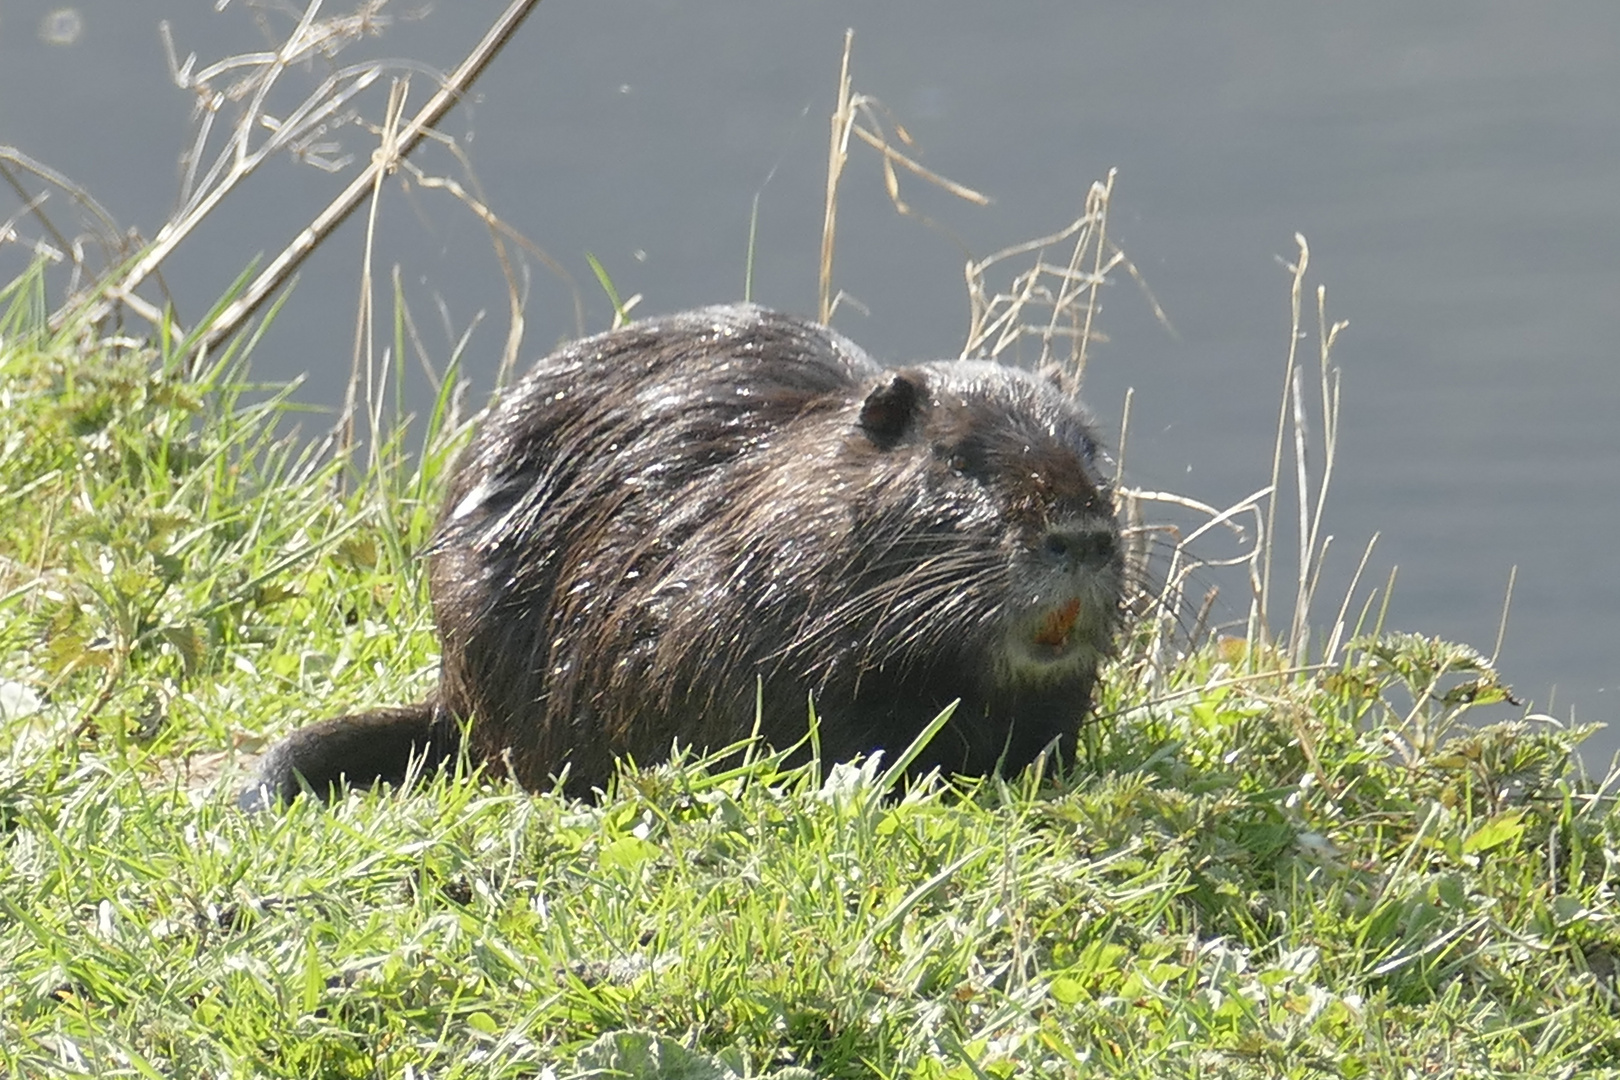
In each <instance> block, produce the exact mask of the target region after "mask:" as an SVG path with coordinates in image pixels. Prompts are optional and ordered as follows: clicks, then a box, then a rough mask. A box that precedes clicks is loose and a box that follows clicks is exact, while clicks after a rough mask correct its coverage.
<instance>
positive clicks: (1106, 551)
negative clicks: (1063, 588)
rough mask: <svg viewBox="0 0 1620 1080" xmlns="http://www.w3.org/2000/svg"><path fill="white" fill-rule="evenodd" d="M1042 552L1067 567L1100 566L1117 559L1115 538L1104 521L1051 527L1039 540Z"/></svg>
mask: <svg viewBox="0 0 1620 1080" xmlns="http://www.w3.org/2000/svg"><path fill="white" fill-rule="evenodd" d="M1042 547H1043V548H1044V550H1045V551H1046V554H1047V555H1049V556H1051V557H1052V558H1054V559H1058V560H1061V561H1062V562H1063V563H1065V564H1066V565H1067V566H1068V567H1069V568H1070V569H1071V570H1078V569H1081V568H1084V567H1103V566H1107V565H1108V564H1109V563H1112V562H1113V561H1114V560H1115V559H1117V558H1118V554H1119V539H1118V537H1116V536H1115V535H1114V530H1113V529H1112V528H1110V527H1109V526H1108V525H1107V523H1105V522H1089V523H1076V524H1068V525H1063V526H1053V527H1051V528H1049V529H1047V530H1046V539H1045V540H1044V541H1043V542H1042Z"/></svg>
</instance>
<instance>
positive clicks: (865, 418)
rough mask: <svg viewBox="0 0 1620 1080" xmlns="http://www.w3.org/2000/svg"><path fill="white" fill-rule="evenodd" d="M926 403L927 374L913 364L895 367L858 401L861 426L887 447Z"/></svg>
mask: <svg viewBox="0 0 1620 1080" xmlns="http://www.w3.org/2000/svg"><path fill="white" fill-rule="evenodd" d="M927 404H928V379H927V377H926V376H924V375H923V373H922V372H920V371H918V370H916V369H915V368H907V369H906V370H904V371H897V372H895V373H894V378H892V379H890V380H889V381H888V382H886V383H884V384H883V385H882V386H879V387H878V388H877V389H876V390H873V391H872V392H871V393H870V394H868V395H867V396H866V400H865V401H864V402H863V403H862V404H861V430H862V431H864V432H866V434H867V436H868V437H870V438H871V440H872V441H873V442H875V443H877V444H878V445H879V446H881V447H883V448H884V449H888V448H889V447H891V446H893V445H894V444H895V443H897V442H899V441H900V440H901V439H902V438H904V437H905V434H906V432H908V431H910V430H911V426H912V424H913V423H915V422H916V419H917V417H918V416H919V415H920V414H921V413H922V410H923V406H925V405H927Z"/></svg>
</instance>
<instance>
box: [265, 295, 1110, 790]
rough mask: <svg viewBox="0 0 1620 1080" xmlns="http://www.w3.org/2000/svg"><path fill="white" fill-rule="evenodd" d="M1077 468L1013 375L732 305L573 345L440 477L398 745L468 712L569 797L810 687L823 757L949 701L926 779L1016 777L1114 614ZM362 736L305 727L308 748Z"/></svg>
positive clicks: (1103, 496)
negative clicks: (424, 721) (901, 362)
mask: <svg viewBox="0 0 1620 1080" xmlns="http://www.w3.org/2000/svg"><path fill="white" fill-rule="evenodd" d="M1094 452H1095V444H1094V440H1093V436H1092V433H1091V430H1090V427H1089V424H1088V421H1087V419H1086V417H1085V415H1084V413H1083V412H1082V410H1081V409H1080V408H1079V406H1078V405H1077V404H1076V403H1074V402H1073V401H1071V400H1069V399H1066V398H1065V397H1063V396H1062V395H1061V394H1059V393H1058V392H1057V391H1056V390H1055V389H1053V388H1052V387H1050V386H1048V385H1047V384H1045V383H1044V382H1041V381H1039V380H1037V379H1035V378H1033V377H1032V376H1029V375H1027V374H1025V373H1023V372H1019V371H1014V370H1011V369H1008V368H1004V367H1000V366H997V365H993V364H986V363H975V362H948V363H938V364H924V365H919V366H917V367H912V368H906V369H904V370H900V371H891V372H886V371H884V370H883V369H882V368H880V367H879V366H878V365H877V364H875V363H874V362H873V361H872V360H870V359H869V358H868V357H867V356H866V355H865V354H864V353H863V352H862V351H861V350H860V349H859V348H857V347H856V346H855V345H853V344H852V343H850V342H849V341H847V340H846V339H844V338H843V337H841V336H840V335H838V334H836V333H833V332H832V331H830V330H827V329H826V328H824V327H820V326H817V325H815V324H812V323H809V322H806V321H803V320H800V319H796V318H792V317H789V316H784V315H778V314H775V313H772V312H768V311H764V310H762V309H759V308H756V307H752V306H746V305H744V306H728V307H718V308H708V309H703V310H700V311H695V312H689V313H685V314H681V315H676V316H672V317H669V318H665V319H659V320H652V321H649V322H644V323H638V324H635V325H632V326H630V327H627V328H625V329H623V330H619V331H614V332H611V333H608V334H603V335H599V336H597V337H593V338H589V339H586V340H584V341H580V342H577V343H575V344H572V345H569V346H566V347H564V348H563V349H561V350H559V351H558V352H556V353H554V354H552V355H551V356H549V357H547V358H546V359H544V360H542V361H540V363H539V364H537V365H536V367H535V368H534V370H533V371H531V372H530V373H529V374H528V375H527V376H526V377H525V378H524V379H523V380H521V381H520V382H519V383H517V384H516V385H514V386H513V387H511V388H510V389H509V390H508V391H507V392H506V393H505V394H504V395H503V396H502V398H501V399H500V401H498V402H497V403H496V405H495V406H494V407H493V408H492V409H491V410H490V412H489V415H488V416H487V417H486V418H485V420H484V421H483V423H482V425H481V427H480V430H479V431H478V433H477V435H476V436H475V438H474V440H473V442H472V443H471V445H470V446H469V447H468V448H467V450H466V451H465V453H464V454H463V456H462V458H461V460H460V462H459V463H458V465H457V467H456V470H455V474H454V477H453V479H452V481H451V485H450V491H449V493H448V496H447V498H446V501H445V510H444V513H443V516H442V517H441V520H440V523H439V529H438V533H437V535H436V537H435V539H434V541H433V544H432V547H431V552H430V558H431V589H432V595H433V603H434V614H435V617H436V619H437V621H438V626H439V633H440V638H441V642H442V646H443V648H442V656H443V660H442V674H441V682H440V687H439V690H438V693H437V697H436V699H435V702H434V703H432V704H431V705H430V706H424V707H418V708H419V709H421V708H427V709H428V713H421V712H417V713H414V714H411V719H410V720H409V721H400V722H398V723H396V725H395V727H397V728H398V729H399V730H401V731H408V730H409V729H410V725H411V724H412V723H415V722H418V721H420V719H421V717H422V716H424V715H429V716H431V718H432V724H433V725H434V726H433V728H432V731H433V734H432V736H431V739H432V740H433V748H434V749H435V751H436V752H437V751H438V750H439V749H440V748H442V746H443V745H444V744H445V738H444V734H443V733H444V732H445V731H447V730H451V729H452V728H453V726H454V724H455V722H456V721H457V720H465V719H467V718H469V717H470V718H472V726H471V735H470V738H471V750H472V754H473V757H474V758H475V759H478V760H482V761H484V762H487V763H488V764H489V765H490V766H491V767H492V768H493V769H495V770H497V771H499V770H500V769H502V768H507V767H509V768H510V770H511V772H512V774H513V775H514V777H515V778H516V779H517V780H518V781H519V782H521V783H522V784H524V785H525V786H527V787H531V788H537V787H543V786H545V785H546V784H547V783H548V782H549V779H550V777H552V776H553V775H555V774H557V773H558V772H559V771H560V770H562V769H563V767H564V766H567V768H568V769H569V778H570V779H569V784H568V786H569V789H570V790H572V791H575V792H579V793H583V792H587V791H589V789H590V788H591V787H592V786H597V785H601V784H602V783H604V782H605V780H606V779H607V777H608V776H609V775H611V770H612V761H613V758H614V757H615V756H622V755H627V754H628V755H631V756H633V757H634V758H635V759H636V760H637V761H640V762H643V763H648V762H651V761H656V760H660V759H662V758H663V757H664V756H666V755H667V754H668V752H669V750H670V747H671V745H672V743H674V742H675V741H677V740H678V741H679V742H680V743H682V744H684V745H689V746H696V747H700V748H701V747H711V748H713V747H719V746H723V745H726V744H729V743H731V742H734V741H736V740H737V739H739V738H741V737H743V736H746V735H747V734H748V732H749V731H750V730H751V728H752V727H753V725H754V720H755V711H756V710H755V702H756V693H762V694H763V698H762V701H763V712H762V715H761V716H760V721H761V723H760V730H761V732H762V734H763V735H764V737H765V738H766V739H767V741H770V742H772V743H774V744H775V745H777V746H779V747H781V746H787V745H790V744H792V743H794V742H797V741H798V740H799V739H801V738H802V737H803V735H804V732H805V728H806V718H807V700H808V697H809V695H811V694H814V696H815V700H816V703H817V712H818V715H819V718H820V727H819V735H820V744H821V748H822V753H823V756H824V757H825V758H827V759H828V760H838V759H844V758H848V757H851V756H853V755H855V754H858V753H863V752H871V751H873V750H878V749H886V750H888V751H889V752H890V753H894V752H898V751H899V750H901V749H903V748H904V747H905V746H906V745H907V744H908V743H909V742H910V741H911V739H912V738H913V737H914V736H915V734H916V733H917V732H918V731H919V730H921V728H922V727H923V726H924V725H925V724H926V723H927V722H928V721H929V720H931V719H932V718H933V717H934V716H935V715H936V714H937V713H938V712H939V711H940V710H941V709H942V708H944V707H945V706H946V705H947V704H949V703H950V702H952V701H953V700H957V699H960V700H961V705H960V707H959V708H958V710H957V712H956V714H955V716H954V717H953V719H952V721H951V723H950V724H949V725H947V727H946V728H945V729H944V730H943V731H942V732H941V733H940V734H939V736H937V737H936V738H935V740H934V742H933V744H932V745H931V747H930V748H929V750H928V752H927V753H926V754H925V755H924V758H923V759H922V761H921V762H920V766H919V767H929V766H939V767H941V768H943V769H945V770H947V771H964V772H972V773H984V772H988V771H990V770H991V769H993V768H995V767H996V766H997V764H998V762H999V763H1001V764H1003V766H1004V767H1007V768H1019V767H1022V765H1024V764H1025V763H1027V762H1028V761H1029V760H1031V759H1032V758H1033V757H1034V755H1035V754H1036V753H1038V752H1039V751H1040V750H1041V749H1042V748H1043V747H1045V746H1046V745H1048V744H1049V743H1051V742H1052V741H1053V740H1057V741H1059V743H1060V744H1061V743H1066V742H1067V741H1068V740H1071V739H1072V737H1073V734H1074V732H1075V730H1076V729H1077V727H1078V725H1079V723H1080V722H1081V720H1082V719H1083V716H1084V714H1085V711H1086V709H1087V708H1088V706H1089V703H1090V698H1091V693H1092V687H1093V682H1094V679H1095V675H1096V669H1097V665H1098V663H1099V662H1100V659H1101V657H1102V656H1103V654H1104V653H1105V652H1106V650H1107V648H1108V643H1109V637H1110V634H1111V631H1112V629H1113V626H1114V622H1115V618H1116V612H1117V607H1118V599H1119V593H1120V588H1121V578H1122V572H1121V568H1120V560H1119V550H1118V544H1117V536H1116V533H1115V528H1114V524H1113V521H1112V517H1111V506H1110V501H1109V497H1108V492H1107V490H1106V487H1105V483H1104V479H1103V478H1102V477H1101V476H1100V475H1099V473H1098V470H1097V466H1096V462H1095V461H1094ZM387 715H393V716H398V715H400V714H397V713H396V714H387ZM363 722H365V718H360V719H355V718H344V719H340V720H338V721H328V722H327V724H326V725H317V727H316V728H315V729H313V734H311V735H309V736H305V737H304V739H303V746H304V748H305V749H304V753H303V756H304V757H305V758H306V759H308V760H310V761H311V762H312V764H315V763H317V762H316V759H317V758H318V757H319V754H318V753H316V752H315V748H317V747H318V746H319V744H320V742H321V740H322V739H323V738H324V736H323V735H322V734H321V733H320V732H321V729H322V728H325V727H333V735H332V739H333V746H334V753H333V755H332V756H334V757H338V756H341V754H340V753H338V750H337V747H338V744H339V738H338V732H339V729H341V728H342V727H343V725H348V726H349V727H351V728H352V727H355V726H363ZM383 726H384V727H386V726H387V725H386V724H385V725H383ZM345 737H347V736H345ZM412 738H414V739H416V740H417V742H420V741H421V736H412ZM412 745H415V743H410V742H407V745H406V747H405V750H406V752H408V751H409V749H410V747H411V746H412ZM318 764H320V766H321V769H322V772H323V775H324V774H325V773H327V772H330V770H329V769H326V764H327V763H326V762H318ZM345 771H346V772H347V775H348V776H349V777H350V778H351V779H364V778H366V777H367V776H369V775H371V774H372V772H373V769H372V763H371V762H369V761H368V762H365V763H359V762H357V767H356V768H354V769H348V770H345ZM374 771H375V772H376V773H377V774H379V775H380V774H382V773H383V772H384V770H381V769H377V770H374ZM286 772H287V770H286V768H285V767H283V768H282V772H281V773H280V774H278V775H276V776H269V777H266V776H263V775H261V778H260V783H264V784H269V785H272V786H271V790H273V791H284V790H286V788H285V784H284V783H283V781H284V780H285V779H286Z"/></svg>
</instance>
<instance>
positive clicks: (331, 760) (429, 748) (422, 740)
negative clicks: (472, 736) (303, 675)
mask: <svg viewBox="0 0 1620 1080" xmlns="http://www.w3.org/2000/svg"><path fill="white" fill-rule="evenodd" d="M460 748H461V725H460V724H458V723H457V722H456V720H455V718H454V717H452V716H450V715H449V714H448V713H446V712H445V711H444V710H443V709H440V708H439V707H438V705H437V703H435V702H433V701H424V702H423V703H422V704H420V705H404V706H400V707H398V708H389V709H373V710H372V711H371V712H365V713H355V714H354V715H352V716H339V717H337V718H336V719H334V720H323V721H321V722H320V723H319V724H311V725H309V726H308V727H304V728H299V729H298V730H297V731H295V732H293V733H292V734H291V735H289V736H287V737H286V738H285V739H282V740H281V741H280V742H278V743H276V744H275V745H274V746H272V747H271V748H270V750H269V752H267V753H266V754H265V755H264V757H263V758H261V759H260V760H259V768H258V771H257V772H256V773H255V774H254V776H253V779H252V780H251V781H249V783H248V785H247V787H245V788H243V789H242V794H241V795H240V796H238V797H237V800H236V804H237V805H238V806H240V807H241V808H242V809H244V810H250V811H251V810H268V809H270V808H271V807H273V806H276V805H279V804H280V803H284V802H286V801H287V800H288V799H291V798H292V797H293V796H294V795H297V794H298V793H299V792H300V791H302V790H304V788H305V786H307V787H308V788H309V790H311V791H313V792H314V793H315V794H316V795H318V796H319V797H321V798H322V799H325V798H328V797H329V796H330V795H331V793H332V791H333V789H335V788H337V787H340V786H342V785H343V784H345V783H347V784H352V785H354V786H356V787H369V786H370V785H372V784H376V783H380V782H382V781H385V780H386V781H388V782H389V783H393V784H398V783H400V782H402V781H403V780H404V779H405V774H406V772H407V771H408V770H409V769H410V766H411V763H412V762H413V761H415V760H420V761H421V762H422V763H423V766H422V767H423V771H424V772H426V773H430V774H431V773H432V772H434V771H436V770H437V769H439V768H440V767H442V766H443V765H444V764H445V763H446V762H447V761H453V760H455V756H456V753H457V751H458V750H460Z"/></svg>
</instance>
